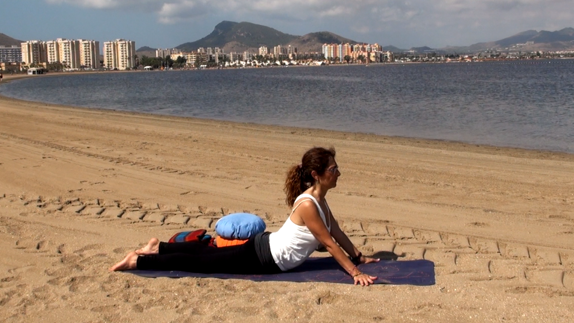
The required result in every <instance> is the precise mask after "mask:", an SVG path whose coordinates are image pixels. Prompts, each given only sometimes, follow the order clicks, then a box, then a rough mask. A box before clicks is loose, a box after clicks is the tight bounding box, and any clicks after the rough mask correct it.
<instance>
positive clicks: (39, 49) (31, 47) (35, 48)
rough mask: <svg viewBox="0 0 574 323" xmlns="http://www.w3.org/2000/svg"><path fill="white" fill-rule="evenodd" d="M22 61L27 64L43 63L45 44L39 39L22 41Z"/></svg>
mask: <svg viewBox="0 0 574 323" xmlns="http://www.w3.org/2000/svg"><path fill="white" fill-rule="evenodd" d="M22 62H23V63H24V64H25V65H28V66H30V65H39V64H42V63H45V62H46V44H45V43H44V42H42V41H39V40H30V41H27V42H24V43H22Z"/></svg>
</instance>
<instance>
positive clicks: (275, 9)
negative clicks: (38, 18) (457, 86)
mask: <svg viewBox="0 0 574 323" xmlns="http://www.w3.org/2000/svg"><path fill="white" fill-rule="evenodd" d="M44 1H46V2H47V3H49V4H53V5H70V6H77V7H84V8H91V9H100V10H122V11H124V12H126V11H127V12H130V11H134V12H146V13H151V14H153V15H155V16H156V18H157V22H159V23H160V24H165V25H169V24H178V23H188V22H191V23H195V24H203V23H212V21H210V19H211V20H214V19H216V18H217V19H221V20H231V21H238V22H240V21H249V22H254V23H261V24H265V25H268V26H269V27H272V28H276V29H278V30H281V31H283V32H287V33H294V32H300V33H301V34H303V33H307V32H313V31H317V30H329V31H333V32H337V33H339V34H341V35H343V36H345V37H355V36H356V37H360V38H362V37H363V36H364V38H366V39H375V40H379V41H384V40H385V39H399V38H398V37H399V35H403V36H405V37H408V38H409V39H411V40H413V39H414V41H424V42H427V41H428V42H429V43H433V42H435V43H436V42H437V40H439V39H442V41H448V42H450V43H451V44H453V43H460V42H462V44H465V43H468V42H473V41H476V40H480V41H487V40H491V39H484V38H485V37H486V36H485V35H488V34H493V33H494V34H501V33H502V34H504V36H508V35H509V33H510V34H512V33H516V32H520V31H524V30H527V29H537V30H539V29H546V30H556V28H557V26H559V28H564V27H571V25H572V21H574V11H573V10H571V8H570V7H571V0H553V1H547V0H481V1H476V0H433V1H429V0H359V1H349V0H291V1H285V0H250V1H247V0H217V1H215V0H44ZM197 18H202V19H197ZM469 35H472V37H473V38H474V39H470V38H469ZM487 38H488V37H487ZM381 39H382V40H381ZM405 39H406V38H405Z"/></svg>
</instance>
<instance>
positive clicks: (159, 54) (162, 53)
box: [155, 48, 178, 58]
mask: <svg viewBox="0 0 574 323" xmlns="http://www.w3.org/2000/svg"><path fill="white" fill-rule="evenodd" d="M177 51H178V50H176V49H175V48H172V49H161V48H158V49H156V50H155V57H161V58H166V57H167V56H171V55H172V54H174V53H175V52H177Z"/></svg>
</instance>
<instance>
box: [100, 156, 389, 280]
mask: <svg viewBox="0 0 574 323" xmlns="http://www.w3.org/2000/svg"><path fill="white" fill-rule="evenodd" d="M339 176H341V173H340V172H339V168H338V166H337V163H336V162H335V150H334V149H333V148H331V149H325V148H318V147H316V148H312V149H310V150H308V151H307V152H306V153H305V155H303V158H302V162H301V164H300V165H296V166H293V167H291V169H290V170H289V171H288V173H287V179H286V180H285V193H286V195H287V197H286V202H287V204H288V205H289V206H290V207H292V211H291V215H290V216H289V217H288V218H287V221H285V223H284V224H283V226H282V227H281V228H280V229H279V231H277V232H273V233H269V232H264V233H261V234H258V235H256V236H255V237H253V238H251V239H249V240H248V241H247V242H246V243H245V244H243V245H239V246H232V247H225V248H212V247H207V246H206V245H204V244H202V243H197V242H182V243H164V242H160V241H159V240H158V239H156V238H152V239H151V240H150V241H149V242H148V244H147V245H146V246H145V247H143V248H142V249H139V250H136V251H134V252H131V253H129V254H128V255H127V256H126V257H125V258H124V259H123V260H122V261H120V262H119V263H117V264H116V265H114V266H113V267H111V268H110V270H111V271H116V270H129V269H142V270H146V269H149V270H152V269H153V270H183V271H190V272H201V273H232V274H235V273H237V274H269V273H278V272H281V271H287V270H290V269H293V268H295V267H297V266H299V265H300V264H302V263H303V262H304V261H305V259H307V258H308V257H309V256H310V255H311V253H312V252H313V251H314V250H316V249H317V248H318V247H319V246H320V245H322V246H324V247H325V248H326V249H327V251H328V252H329V253H330V254H331V255H332V256H333V258H335V260H336V261H337V262H338V263H339V264H340V265H341V267H343V269H344V270H345V271H346V272H347V273H349V275H350V276H351V277H352V278H353V280H354V283H355V285H362V286H368V285H370V284H372V283H373V281H374V280H375V279H377V277H374V276H370V275H367V274H364V273H362V272H361V271H360V270H359V269H358V268H357V266H356V265H355V263H370V262H377V261H379V259H374V258H370V257H366V256H363V255H362V254H361V252H360V251H359V250H358V249H357V248H356V247H355V246H354V245H353V243H352V242H351V240H349V238H348V237H347V235H346V234H345V233H344V232H343V231H342V230H341V228H340V227H339V225H338V224H337V221H336V220H335V218H334V217H333V214H332V213H331V210H330V209H329V205H328V204H327V201H326V200H325V195H327V192H328V191H329V190H330V189H332V188H334V187H336V186H337V179H338V178H339ZM345 252H346V254H345ZM347 254H348V255H349V256H350V257H351V259H352V260H351V259H349V258H348V257H347Z"/></svg>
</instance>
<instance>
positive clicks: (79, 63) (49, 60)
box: [21, 38, 100, 69]
mask: <svg viewBox="0 0 574 323" xmlns="http://www.w3.org/2000/svg"><path fill="white" fill-rule="evenodd" d="M21 52H22V62H23V63H24V64H25V65H28V66H31V65H43V66H46V65H47V64H55V63H60V64H62V65H64V67H65V68H68V69H81V68H83V67H87V68H99V66H100V58H99V57H100V43H99V42H97V41H94V40H84V39H79V40H68V39H65V38H58V39H56V40H49V41H45V42H44V41H37V40H31V41H27V42H24V43H22V44H21Z"/></svg>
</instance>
